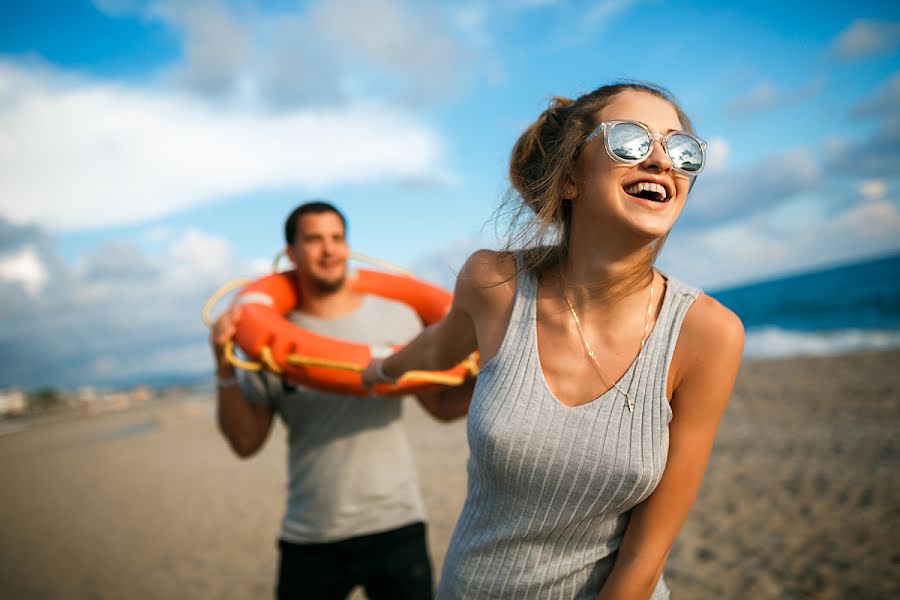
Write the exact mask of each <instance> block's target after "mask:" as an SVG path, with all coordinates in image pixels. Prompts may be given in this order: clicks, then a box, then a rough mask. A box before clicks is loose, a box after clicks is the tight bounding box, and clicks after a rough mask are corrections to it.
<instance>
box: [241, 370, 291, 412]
mask: <svg viewBox="0 0 900 600" xmlns="http://www.w3.org/2000/svg"><path fill="white" fill-rule="evenodd" d="M238 383H239V384H240V386H241V391H242V392H243V393H244V398H246V399H247V402H249V403H250V404H263V405H265V406H269V407H270V408H277V406H278V402H279V401H280V400H281V396H282V386H281V380H280V379H278V378H277V377H275V376H273V375H271V374H270V373H266V372H265V371H238Z"/></svg>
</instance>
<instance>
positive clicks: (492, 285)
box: [454, 250, 517, 315]
mask: <svg viewBox="0 0 900 600" xmlns="http://www.w3.org/2000/svg"><path fill="white" fill-rule="evenodd" d="M516 269H517V267H516V259H515V256H514V255H513V254H512V253H511V252H500V251H496V250H478V251H477V252H475V253H473V254H472V255H471V256H469V258H468V259H467V260H466V262H465V264H464V265H463V267H462V269H460V271H459V275H457V278H456V290H455V291H454V296H455V301H456V302H458V303H459V304H461V305H462V306H463V307H464V308H465V309H466V310H467V312H469V313H470V314H473V315H474V314H481V313H483V312H485V311H486V312H487V313H490V314H493V313H494V312H495V311H496V310H498V309H500V310H502V309H503V308H504V307H505V306H506V305H508V304H510V303H511V301H512V298H513V296H514V295H515V291H516Z"/></svg>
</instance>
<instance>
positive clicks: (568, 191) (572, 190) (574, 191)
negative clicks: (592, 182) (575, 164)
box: [563, 177, 578, 200]
mask: <svg viewBox="0 0 900 600" xmlns="http://www.w3.org/2000/svg"><path fill="white" fill-rule="evenodd" d="M577 196H578V186H576V185H575V182H574V181H573V180H572V178H571V177H569V178H568V179H567V180H566V184H565V185H564V186H563V200H574V199H575V198H576V197H577Z"/></svg>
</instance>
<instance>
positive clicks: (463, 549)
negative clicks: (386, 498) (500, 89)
mask: <svg viewBox="0 0 900 600" xmlns="http://www.w3.org/2000/svg"><path fill="white" fill-rule="evenodd" d="M691 131H692V125H691V123H690V121H689V119H688V118H687V116H686V115H685V114H684V112H683V111H682V110H681V109H680V108H679V106H678V105H677V104H676V103H675V101H674V99H673V98H672V97H671V96H670V95H669V94H668V92H666V91H665V90H663V89H661V88H658V87H654V86H651V85H645V84H636V83H626V84H616V85H610V86H604V87H601V88H599V89H597V90H595V91H594V92H591V93H590V94H586V95H584V96H582V97H580V98H578V99H577V100H575V101H571V100H565V99H556V100H555V101H554V102H553V104H552V106H551V108H549V109H548V110H547V111H545V112H544V114H542V115H541V117H540V118H539V119H538V120H537V121H536V122H535V123H534V124H533V125H532V126H531V127H530V128H529V129H528V130H526V131H525V133H523V134H522V136H521V137H520V138H519V140H518V142H517V143H516V145H515V148H514V149H513V153H512V159H511V165H510V180H511V182H512V185H513V187H514V189H515V191H516V193H517V197H519V198H521V200H522V203H523V205H524V206H526V207H527V208H528V209H530V210H531V211H532V212H533V213H534V215H535V217H534V221H535V222H536V223H537V228H536V230H534V235H535V238H534V239H538V240H541V241H546V240H547V239H548V237H549V236H552V235H553V234H556V236H557V241H556V242H555V243H553V244H551V245H550V246H545V247H540V248H535V249H532V250H529V251H519V252H515V253H510V252H489V251H479V252H476V253H475V254H473V255H472V256H471V257H470V258H469V259H468V261H467V262H466V264H465V266H464V267H463V268H462V270H461V271H460V274H459V277H458V280H457V284H456V291H455V295H454V299H453V306H452V308H451V310H450V312H449V314H448V315H447V316H446V317H445V318H444V320H443V321H441V322H440V323H438V324H436V325H434V326H432V327H430V328H428V329H426V330H425V331H424V332H423V333H422V334H421V335H420V336H419V337H417V338H416V339H414V340H413V341H412V342H411V343H410V344H409V345H408V346H406V347H405V348H403V349H402V350H400V351H398V352H397V353H396V354H394V355H392V356H389V357H388V358H386V359H384V360H383V361H382V360H375V361H373V362H372V363H371V364H370V365H369V367H368V368H367V370H366V372H365V373H364V375H363V380H364V382H365V383H366V384H367V385H371V384H373V383H376V382H379V381H391V380H394V379H395V378H397V377H399V376H401V375H402V374H403V373H405V372H406V371H410V370H413V369H443V368H446V367H448V366H450V365H452V364H454V363H456V362H457V361H459V360H461V359H462V358H463V357H465V356H466V355H467V354H468V353H470V352H471V351H472V350H475V349H476V348H477V349H478V350H479V351H480V353H481V361H482V365H483V368H482V371H481V373H480V374H479V377H478V382H477V386H476V389H475V392H474V395H473V399H472V404H471V408H470V410H469V422H468V441H469V447H470V452H471V455H470V458H469V463H468V474H469V483H468V493H467V497H466V502H465V505H464V507H463V511H462V514H461V515H460V519H459V522H458V523H457V526H456V530H455V532H454V535H453V538H452V540H451V542H450V547H449V549H448V552H447V558H446V562H445V565H444V569H443V575H442V578H441V582H440V587H439V590H438V598H515V599H517V600H520V599H523V598H541V599H543V598H599V599H603V600H607V599H612V598H617V599H618V598H621V599H628V600H632V599H635V598H653V599H659V598H668V596H669V593H668V589H667V588H666V586H665V583H664V582H663V580H662V578H661V575H662V571H663V566H664V564H665V561H666V557H667V555H668V553H669V549H670V547H671V545H672V542H673V541H674V539H675V536H676V534H677V533H678V530H679V529H680V528H681V526H682V524H683V523H684V521H685V518H686V517H687V514H688V511H689V509H690V507H691V504H692V503H693V502H694V498H695V497H696V494H697V491H698V489H699V487H700V483H701V480H702V478H703V472H704V470H705V468H706V464H707V461H708V458H709V453H710V450H711V448H712V445H713V438H714V436H715V431H716V428H717V425H718V422H719V418H720V417H721V415H722V412H723V410H724V408H725V405H726V403H727V401H728V397H729V395H730V393H731V389H732V386H733V384H734V380H735V377H736V375H737V370H738V365H739V363H740V357H741V352H742V348H743V339H744V334H743V327H742V325H741V323H740V321H739V320H738V318H737V317H736V316H735V315H734V314H733V313H731V312H729V311H728V310H727V309H725V308H724V307H722V306H721V305H720V304H718V303H717V302H716V301H715V300H713V299H712V298H710V297H709V296H706V295H703V294H702V293H701V292H700V291H699V290H697V289H695V288H692V287H689V286H687V285H685V284H683V283H681V282H679V281H678V280H676V279H675V278H672V277H667V276H665V275H663V274H661V273H659V272H657V271H655V270H654V269H653V262H654V259H655V258H656V256H657V254H658V253H659V250H660V248H661V246H662V243H663V242H664V240H665V238H666V236H667V235H668V233H669V231H670V229H671V228H672V226H673V225H674V223H675V220H676V219H677V218H678V216H679V214H680V213H681V210H682V209H683V208H684V205H685V202H686V200H687V195H688V191H689V190H690V188H691V186H692V184H693V183H694V180H695V178H696V176H697V175H698V174H699V172H700V170H701V169H702V168H703V161H704V158H705V156H704V153H705V143H703V142H702V141H701V140H699V139H698V138H696V137H694V136H693V134H692V133H690V132H691Z"/></svg>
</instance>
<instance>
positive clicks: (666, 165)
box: [641, 139, 672, 172]
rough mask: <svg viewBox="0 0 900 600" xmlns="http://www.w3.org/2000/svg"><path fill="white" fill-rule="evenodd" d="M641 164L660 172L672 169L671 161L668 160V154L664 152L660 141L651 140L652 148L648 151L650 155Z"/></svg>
mask: <svg viewBox="0 0 900 600" xmlns="http://www.w3.org/2000/svg"><path fill="white" fill-rule="evenodd" d="M641 164H643V165H644V166H645V167H647V168H654V169H658V170H659V171H660V172H664V171H668V170H669V169H671V168H672V159H671V158H669V153H668V152H666V149H665V147H664V146H663V141H662V140H660V139H655V140H653V146H652V148H651V149H650V154H649V155H648V156H647V158H645V159H644V162H643V163H641Z"/></svg>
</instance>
